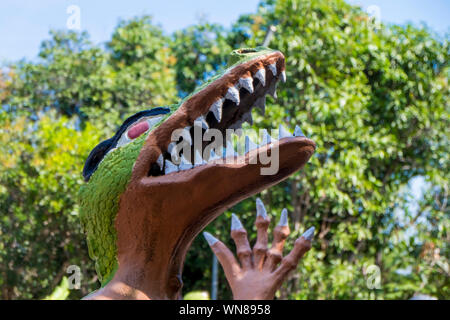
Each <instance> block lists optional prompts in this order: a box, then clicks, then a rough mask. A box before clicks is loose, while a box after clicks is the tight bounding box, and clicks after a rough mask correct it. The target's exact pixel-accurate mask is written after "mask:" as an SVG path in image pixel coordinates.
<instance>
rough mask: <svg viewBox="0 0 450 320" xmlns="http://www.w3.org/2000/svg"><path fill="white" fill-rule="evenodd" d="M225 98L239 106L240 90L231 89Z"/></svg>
mask: <svg viewBox="0 0 450 320" xmlns="http://www.w3.org/2000/svg"><path fill="white" fill-rule="evenodd" d="M225 98H226V99H228V100H231V101H233V102H234V103H236V105H239V102H240V98H239V90H238V89H236V87H229V88H228V91H227V94H226V95H225Z"/></svg>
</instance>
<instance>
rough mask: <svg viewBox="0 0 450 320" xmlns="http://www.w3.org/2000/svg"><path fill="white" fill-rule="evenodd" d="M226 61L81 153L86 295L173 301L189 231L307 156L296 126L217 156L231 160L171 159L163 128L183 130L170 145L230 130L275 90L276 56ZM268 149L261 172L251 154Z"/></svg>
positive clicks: (281, 63) (251, 53)
mask: <svg viewBox="0 0 450 320" xmlns="http://www.w3.org/2000/svg"><path fill="white" fill-rule="evenodd" d="M230 65H231V66H230V67H228V68H227V69H226V70H225V71H223V72H222V73H220V74H218V75H216V76H214V77H213V78H211V79H210V80H209V81H207V82H206V83H204V84H203V85H202V86H200V87H198V88H197V89H196V90H195V91H194V92H193V93H192V94H190V95H189V96H187V97H186V98H184V99H183V100H182V101H180V103H179V104H177V105H171V106H167V107H159V108H154V109H151V110H145V111H141V112H139V113H137V114H135V115H133V116H132V117H130V118H128V119H127V120H126V121H125V122H124V123H123V125H122V126H121V127H120V129H119V130H118V131H117V132H116V134H115V135H114V136H113V137H112V138H111V139H108V140H105V141H103V142H101V143H100V144H98V145H97V146H96V147H95V148H94V149H93V150H92V151H91V153H90V155H89V157H88V159H87V161H86V163H85V167H84V169H83V176H84V179H85V181H86V183H85V184H84V185H83V186H82V187H81V189H80V192H79V199H80V219H81V223H82V226H83V229H84V230H85V233H86V235H87V242H88V248H89V255H90V257H91V258H92V259H94V260H95V266H96V271H97V274H98V277H99V280H100V282H101V288H100V289H99V290H98V291H96V292H94V293H93V294H91V295H89V296H88V297H89V298H124V297H128V298H129V297H132V298H136V299H141V298H142V299H145V298H150V299H177V298H179V297H180V292H181V287H182V281H181V272H182V268H183V264H184V259H185V255H186V252H187V250H188V248H189V246H190V244H191V242H192V241H193V239H194V238H195V237H196V236H197V235H198V234H199V232H200V231H201V230H202V229H203V228H204V227H205V226H206V225H207V224H208V223H210V222H211V221H212V220H214V219H215V218H217V217H218V216H219V215H220V214H221V213H223V212H224V211H225V210H227V209H228V208H230V207H231V206H233V205H235V204H236V203H238V202H240V201H242V200H244V199H246V198H248V197H250V196H252V195H254V194H256V193H258V192H260V191H262V190H264V189H266V188H268V187H270V186H272V185H274V184H277V183H279V182H280V181H282V180H284V179H286V178H287V177H288V176H290V175H291V174H292V173H294V172H295V171H297V170H299V169H300V168H302V167H303V166H304V165H305V163H306V162H307V161H308V160H309V158H310V157H311V155H312V154H313V152H314V150H315V143H314V142H313V141H312V140H310V139H308V138H306V137H305V136H304V135H303V134H301V130H299V128H297V130H295V132H294V135H293V136H292V135H290V134H288V133H286V132H285V131H284V130H283V129H282V128H281V129H280V130H281V131H282V132H280V136H279V139H278V140H274V139H272V140H270V139H266V143H265V144H264V145H261V146H260V147H257V146H253V147H251V148H248V144H247V148H246V149H247V150H246V151H247V152H246V153H244V154H242V155H237V154H235V153H234V152H233V153H229V152H226V153H225V155H224V157H225V158H226V159H228V158H233V160H234V161H223V158H222V157H217V156H215V155H214V156H210V157H206V156H202V159H201V160H200V161H197V160H198V159H197V157H196V156H195V155H196V154H198V153H199V151H200V154H206V153H205V152H204V151H205V148H206V147H207V145H208V143H207V142H202V143H201V145H200V147H198V146H197V150H195V147H194V144H192V152H189V153H190V154H189V155H188V154H187V153H186V151H183V153H186V155H183V156H182V160H181V163H180V164H179V165H176V164H175V163H174V162H175V161H173V157H172V156H173V154H174V152H173V149H174V148H173V146H174V141H173V137H172V134H173V132H175V131H176V130H179V129H183V130H184V132H187V133H188V134H187V135H182V138H181V139H180V140H178V142H180V141H185V142H188V143H189V145H191V140H192V137H193V136H194V132H197V131H195V130H198V131H199V132H200V133H202V134H206V133H208V131H210V130H212V129H216V130H217V131H218V132H222V133H225V131H226V130H227V129H229V128H239V126H240V125H241V123H242V122H243V121H245V120H247V121H250V120H251V111H252V108H253V107H255V106H256V107H260V108H262V110H263V111H264V107H265V101H266V98H265V97H266V94H272V95H275V94H276V93H275V88H276V85H277V83H278V81H279V80H283V81H285V80H286V79H285V78H286V75H285V58H284V56H283V54H282V53H281V52H279V51H275V50H271V49H269V48H264V47H257V48H254V49H239V50H235V51H233V52H232V54H231V58H230ZM198 148H200V150H198ZM171 149H172V150H171ZM275 151H276V152H277V155H278V157H279V159H278V162H279V163H278V170H277V171H276V172H275V173H274V174H270V175H264V174H261V171H260V170H261V169H262V168H264V167H265V166H267V165H264V164H262V163H258V162H257V161H256V162H252V159H255V158H257V157H258V156H261V155H262V154H270V153H271V152H275ZM175 153H177V152H175ZM208 154H209V153H208ZM212 154H213V153H211V155H212ZM187 157H189V158H190V159H192V160H191V161H185V160H186V158H187ZM219 158H220V159H219ZM191 163H193V164H191Z"/></svg>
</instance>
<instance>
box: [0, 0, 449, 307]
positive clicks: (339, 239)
mask: <svg viewBox="0 0 450 320" xmlns="http://www.w3.org/2000/svg"><path fill="white" fill-rule="evenodd" d="M270 25H276V26H277V31H276V33H275V35H274V37H273V39H272V42H271V43H270V47H271V48H273V49H279V50H281V51H282V52H283V53H284V54H285V56H286V73H287V77H288V81H287V83H285V84H280V85H279V88H278V99H276V100H274V99H271V98H269V100H268V106H267V108H266V109H267V110H266V114H265V115H264V116H263V115H261V114H260V113H258V112H259V111H254V112H253V114H254V118H255V120H256V121H255V122H256V123H257V125H256V124H255V125H254V128H260V127H264V128H275V127H277V125H278V124H280V123H285V124H286V127H289V128H293V127H294V126H295V124H299V125H300V126H301V127H302V129H303V131H304V132H305V134H306V135H307V136H308V137H311V138H312V139H313V140H314V141H315V142H316V143H317V150H316V153H315V155H314V156H313V158H312V159H311V161H310V162H309V163H308V165H307V166H306V167H305V168H304V170H303V171H301V172H299V173H297V174H295V175H294V176H293V177H291V178H290V179H288V180H286V181H285V182H283V183H281V184H279V185H277V186H275V187H273V188H271V189H269V190H266V191H264V192H263V193H262V194H261V197H262V198H263V201H264V202H265V203H266V204H267V209H268V212H269V214H270V215H271V217H272V219H273V220H277V218H278V216H279V213H280V212H281V209H282V208H283V207H287V208H288V210H289V212H290V221H291V229H292V234H291V236H290V239H291V241H288V242H287V248H286V250H288V249H290V248H291V247H292V244H293V239H295V237H297V236H299V235H300V234H301V233H302V232H303V231H304V230H305V229H306V228H307V227H310V226H313V225H314V226H315V227H316V229H317V230H318V231H317V234H316V238H315V241H314V243H313V249H312V250H311V252H309V253H308V254H307V256H306V257H305V258H304V259H303V261H302V262H301V264H300V266H299V268H298V270H297V272H295V273H294V274H293V276H292V277H291V279H290V280H289V281H288V282H287V283H286V284H285V285H284V286H283V288H282V290H280V292H279V293H278V297H280V298H291V299H293V298H294V299H405V298H410V297H411V296H412V295H413V294H414V293H419V292H420V293H424V294H429V295H433V296H435V297H438V298H441V299H442V298H446V299H448V298H449V297H450V292H449V289H448V288H449V287H450V286H449V263H448V257H449V246H448V243H450V241H449V240H450V238H449V233H448V229H449V221H450V219H449V210H448V205H447V203H448V197H449V196H448V181H449V178H450V177H449V172H450V170H449V163H450V162H449V152H448V143H449V130H448V128H449V127H450V125H449V117H448V114H449V111H450V110H449V109H450V108H449V105H448V101H449V87H448V78H449V65H448V61H449V46H448V39H447V38H445V39H439V38H438V37H437V36H435V35H433V34H432V32H431V31H430V30H428V29H426V28H417V27H414V26H411V25H406V26H386V25H381V26H378V25H377V24H375V23H374V22H373V21H372V20H371V19H370V18H368V17H367V15H366V14H364V13H363V12H362V10H361V9H359V8H357V7H353V6H350V5H348V4H347V3H345V2H344V1H341V0H336V1H325V0H315V1H312V0H278V1H272V0H267V1H263V2H261V5H260V6H259V8H258V11H257V12H255V13H253V14H248V15H243V16H241V17H240V18H239V19H238V20H237V21H236V22H235V23H234V24H233V26H232V28H231V29H230V30H226V29H224V28H222V27H221V26H218V25H211V24H208V23H203V22H202V23H201V24H199V25H197V26H192V27H188V28H186V29H184V30H180V31H177V32H175V33H174V34H172V35H165V34H164V33H163V32H162V31H161V30H160V29H159V28H158V27H156V26H154V25H153V24H152V22H151V19H150V18H148V17H142V18H135V19H132V20H129V21H122V22H120V23H119V25H118V26H117V28H116V29H115V31H114V33H113V35H112V38H111V41H110V42H108V44H107V46H106V48H105V49H103V48H101V47H98V46H95V45H93V44H92V43H90V42H89V40H88V37H87V35H86V34H75V33H61V32H52V33H51V39H49V40H47V41H45V42H44V43H43V44H42V46H41V52H40V55H39V56H40V59H39V60H38V61H37V62H26V61H20V62H17V63H15V64H13V65H10V66H8V68H7V69H6V72H4V73H1V74H0V101H1V104H2V106H3V109H2V110H3V111H1V112H0V122H1V127H0V128H1V129H0V130H1V135H0V139H1V140H2V141H1V144H0V208H1V211H0V212H1V214H0V219H1V223H0V226H1V227H0V288H1V292H0V297H1V298H3V299H18V298H43V297H46V296H48V295H49V294H51V293H52V292H53V289H54V288H55V287H56V286H57V285H58V283H60V281H61V279H62V277H63V276H64V275H65V269H66V266H67V265H69V264H76V265H79V266H81V268H82V270H83V273H84V274H85V275H84V277H83V281H82V289H81V290H80V291H77V290H71V291H70V296H69V298H80V297H82V296H84V295H86V294H87V293H88V292H90V291H91V290H93V289H96V288H97V287H98V284H96V283H95V282H96V280H97V279H96V278H95V274H94V267H93V262H92V261H91V260H90V259H89V258H88V253H87V247H86V242H85V239H84V236H83V234H82V232H81V227H80V223H79V220H78V214H79V208H78V207H77V205H76V192H77V191H78V189H79V186H80V185H81V184H82V178H81V169H82V165H83V162H84V160H85V158H86V157H87V155H88V153H89V151H90V149H91V148H92V147H93V146H95V145H96V144H97V142H98V141H99V140H100V139H102V138H105V137H106V136H108V135H109V134H110V133H111V132H112V130H114V129H115V128H116V126H117V124H119V123H120V122H121V121H122V120H123V119H124V117H126V116H128V115H129V114H131V113H134V112H136V111H137V110H141V109H144V108H150V107H154V106H159V105H165V104H170V103H173V102H174V101H176V96H177V95H178V96H181V97H184V96H185V95H187V94H189V93H190V92H191V91H192V90H193V89H194V88H195V87H196V86H198V85H199V84H200V83H202V82H203V81H204V80H205V79H207V78H208V77H210V76H211V75H212V74H214V73H216V72H217V71H218V70H222V69H223V68H224V66H225V65H226V63H227V61H226V59H227V56H228V53H229V52H230V51H231V49H234V48H237V47H255V46H258V45H260V44H261V43H262V41H263V39H264V37H265V35H266V32H267V30H268V27H269V26H270ZM50 110H54V111H56V112H50ZM417 177H420V179H422V180H423V181H425V183H424V190H423V191H424V193H423V196H421V197H418V198H417V199H414V201H412V200H411V199H413V196H412V195H411V186H412V181H413V180H417ZM232 210H233V212H236V213H237V214H238V215H239V216H240V217H241V218H242V220H243V222H245V224H246V226H247V228H248V231H249V237H250V241H251V242H253V241H254V240H255V236H256V235H255V232H254V227H253V222H254V217H255V204H254V199H249V200H246V201H244V202H242V203H239V204H238V205H236V206H235V207H234V208H233V209H232ZM229 219H230V212H226V213H225V214H224V215H223V216H221V217H219V218H218V219H217V220H216V221H214V222H213V223H212V224H210V225H209V226H208V227H207V230H208V231H210V232H212V233H213V234H215V235H217V236H218V237H219V238H220V239H222V240H223V241H224V242H226V243H228V245H229V246H230V247H231V248H234V244H232V242H231V241H230V235H229V224H230V222H229V221H230V220H229ZM211 255H212V253H211V251H210V249H209V248H208V246H207V244H206V243H205V241H204V240H203V239H201V238H200V237H199V238H198V239H195V241H194V242H193V245H192V247H191V249H190V250H189V253H188V257H187V260H186V265H185V268H184V278H183V281H184V288H185V289H184V290H185V291H186V292H188V291H203V290H207V289H208V288H209V287H210V279H211V272H210V266H211V260H212V258H211ZM373 265H375V266H378V267H379V270H380V276H381V283H380V287H379V289H370V288H369V287H370V286H368V283H369V282H370V280H371V276H372V274H371V270H373V268H372V267H371V266H373ZM401 270H403V272H401ZM219 283H220V286H219V298H230V297H231V296H230V291H229V289H228V288H227V284H226V281H225V278H224V276H223V273H222V272H220V279H219Z"/></svg>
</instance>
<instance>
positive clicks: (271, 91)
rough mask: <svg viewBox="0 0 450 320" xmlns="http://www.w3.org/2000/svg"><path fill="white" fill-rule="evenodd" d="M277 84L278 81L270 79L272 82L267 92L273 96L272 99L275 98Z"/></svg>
mask: <svg viewBox="0 0 450 320" xmlns="http://www.w3.org/2000/svg"><path fill="white" fill-rule="evenodd" d="M277 85H278V82H277V81H272V83H271V84H270V86H269V89H267V92H268V93H269V94H270V95H271V96H272V97H274V99H276V98H277Z"/></svg>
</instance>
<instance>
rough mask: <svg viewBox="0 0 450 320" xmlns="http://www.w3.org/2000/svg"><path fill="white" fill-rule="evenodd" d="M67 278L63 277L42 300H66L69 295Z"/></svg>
mask: <svg viewBox="0 0 450 320" xmlns="http://www.w3.org/2000/svg"><path fill="white" fill-rule="evenodd" d="M69 294H70V289H69V280H68V279H67V277H64V278H63V279H62V280H61V283H60V284H59V286H57V287H56V288H55V290H53V292H52V294H51V295H49V296H47V297H45V298H44V300H66V299H67V298H68V297H69Z"/></svg>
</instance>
